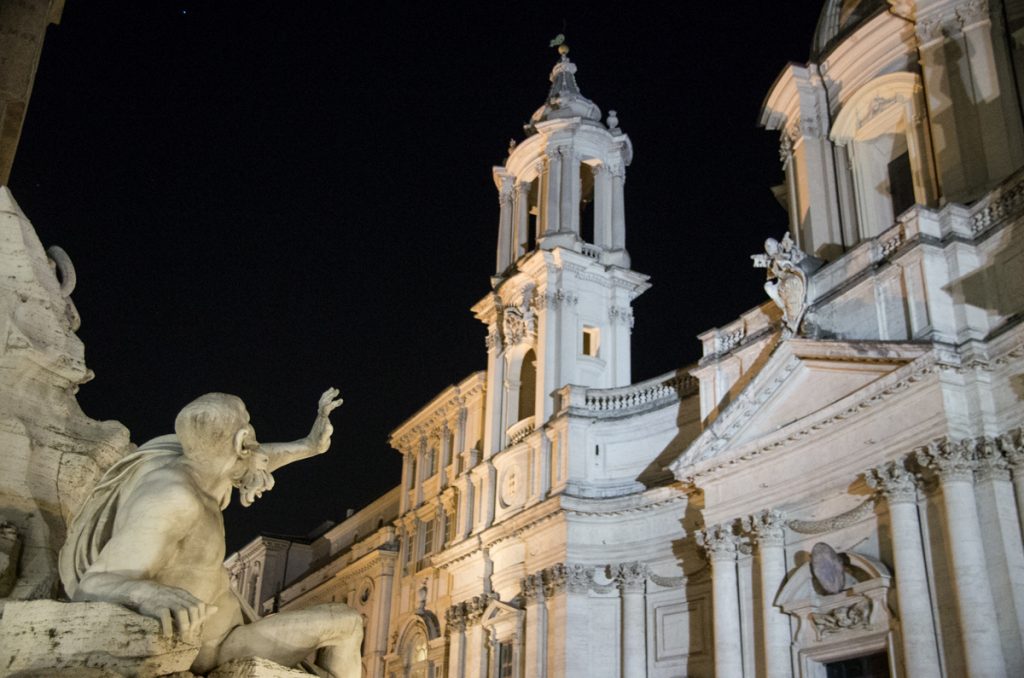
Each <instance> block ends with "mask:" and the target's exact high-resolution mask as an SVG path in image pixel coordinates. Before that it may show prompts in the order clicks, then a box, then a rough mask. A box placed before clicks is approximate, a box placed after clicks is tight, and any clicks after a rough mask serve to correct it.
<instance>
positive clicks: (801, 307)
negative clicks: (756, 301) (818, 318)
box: [750, 233, 824, 337]
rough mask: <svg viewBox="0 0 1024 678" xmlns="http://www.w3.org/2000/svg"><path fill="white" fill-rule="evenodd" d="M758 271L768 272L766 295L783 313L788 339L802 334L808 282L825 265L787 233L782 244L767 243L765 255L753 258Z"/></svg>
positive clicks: (773, 239)
mask: <svg viewBox="0 0 1024 678" xmlns="http://www.w3.org/2000/svg"><path fill="white" fill-rule="evenodd" d="M750 258H751V259H753V260H754V268H765V269H768V281H767V282H765V284H764V291H765V292H767V293H768V296H769V297H771V299H772V301H774V302H775V304H776V305H777V306H778V307H779V308H780V309H781V310H782V325H783V333H784V334H785V336H787V337H792V336H796V335H797V334H798V333H799V332H800V324H801V323H802V322H803V319H804V314H805V313H806V312H807V281H808V278H809V277H810V275H811V274H812V273H814V272H815V271H816V270H818V269H819V268H821V266H822V264H823V263H824V262H823V261H822V260H821V259H818V258H817V257H812V256H810V255H808V254H806V253H805V252H804V251H803V250H801V249H800V248H799V247H797V246H796V243H794V242H793V239H792V238H790V237H789V233H786V234H785V235H784V236H783V237H782V240H781V241H779V240H776V239H775V238H768V239H767V240H765V241H764V254H752V255H750Z"/></svg>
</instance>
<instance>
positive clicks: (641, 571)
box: [615, 560, 647, 593]
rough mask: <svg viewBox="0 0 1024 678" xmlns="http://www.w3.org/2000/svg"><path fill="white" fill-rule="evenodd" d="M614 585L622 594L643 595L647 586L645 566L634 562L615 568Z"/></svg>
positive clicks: (621, 564)
mask: <svg viewBox="0 0 1024 678" xmlns="http://www.w3.org/2000/svg"><path fill="white" fill-rule="evenodd" d="M615 583H616V584H617V585H618V587H619V590H620V591H622V592H623V593H643V592H644V588H645V587H646V584H647V566H646V565H644V564H643V563H641V562H640V561H637V560H634V561H631V562H628V563H620V564H619V565H618V567H616V568H615Z"/></svg>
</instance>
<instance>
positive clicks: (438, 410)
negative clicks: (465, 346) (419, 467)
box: [390, 370, 487, 454]
mask: <svg viewBox="0 0 1024 678" xmlns="http://www.w3.org/2000/svg"><path fill="white" fill-rule="evenodd" d="M486 385H487V373H486V372H485V371H483V370H481V371H479V372H474V373H473V374H471V375H469V376H468V377H466V378H465V379H463V380H462V381H461V382H459V383H458V384H454V385H452V386H449V387H448V388H446V389H445V390H443V391H441V393H439V394H438V395H437V396H435V397H434V398H433V400H431V401H430V402H429V403H427V404H426V405H424V406H423V407H422V408H421V409H420V410H419V411H418V412H417V413H416V414H414V415H413V416H411V417H410V418H409V419H407V420H405V422H404V423H403V424H402V425H401V426H399V427H398V428H396V429H395V430H394V431H392V433H391V436H390V444H391V446H392V447H393V448H395V449H396V450H398V451H399V452H402V453H403V454H405V453H406V452H408V450H409V448H410V447H411V446H413V445H414V444H415V443H416V442H417V441H418V440H419V439H420V437H422V436H426V435H429V434H430V433H431V431H432V430H433V429H434V428H437V427H438V426H440V425H441V424H443V423H445V422H447V421H450V420H453V419H454V418H455V417H456V416H457V415H458V410H459V409H460V408H462V407H463V406H464V405H465V404H466V402H467V401H468V400H471V399H473V398H476V397H478V396H480V395H482V394H483V392H484V390H485V388H486Z"/></svg>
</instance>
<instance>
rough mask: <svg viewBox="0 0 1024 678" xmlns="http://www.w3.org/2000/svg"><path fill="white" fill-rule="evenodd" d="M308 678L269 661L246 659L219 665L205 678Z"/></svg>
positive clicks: (304, 674)
mask: <svg viewBox="0 0 1024 678" xmlns="http://www.w3.org/2000/svg"><path fill="white" fill-rule="evenodd" d="M296 677H304V678H309V674H308V673H306V672H304V671H298V670H296V669H289V668H286V667H284V666H281V665H280V664H275V663H274V662H272V661H270V660H269V659H260V658H259V657H247V658H246V659H235V660H232V661H229V662H227V663H224V664H221V665H220V666H218V667H217V668H215V669H214V670H213V671H211V672H210V673H208V674H207V678H296Z"/></svg>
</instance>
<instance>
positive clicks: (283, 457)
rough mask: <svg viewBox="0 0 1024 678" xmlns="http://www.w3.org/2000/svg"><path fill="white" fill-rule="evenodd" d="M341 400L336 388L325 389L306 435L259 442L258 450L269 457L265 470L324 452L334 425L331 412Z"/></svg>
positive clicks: (329, 443)
mask: <svg viewBox="0 0 1024 678" xmlns="http://www.w3.org/2000/svg"><path fill="white" fill-rule="evenodd" d="M342 402H344V401H343V400H342V399H341V398H339V397H338V389H336V388H329V389H327V390H326V391H324V394H323V395H322V396H320V403H319V405H318V407H317V414H316V419H315V420H314V421H313V428H312V430H311V431H310V432H309V435H308V436H306V437H305V438H301V439H300V440H296V441H294V442H291V443H264V444H261V445H260V452H262V453H263V454H265V455H267V458H268V459H269V463H268V465H267V470H268V471H271V472H273V471H274V470H276V469H279V468H281V467H282V466H285V465H286V464H290V463H292V462H293V461H299V460H301V459H307V458H309V457H313V456H316V455H318V454H323V453H324V452H326V451H327V448H329V447H330V446H331V434H332V433H334V427H333V426H331V412H333V411H334V410H335V409H337V408H338V407H339V406H340V405H341V403H342Z"/></svg>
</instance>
